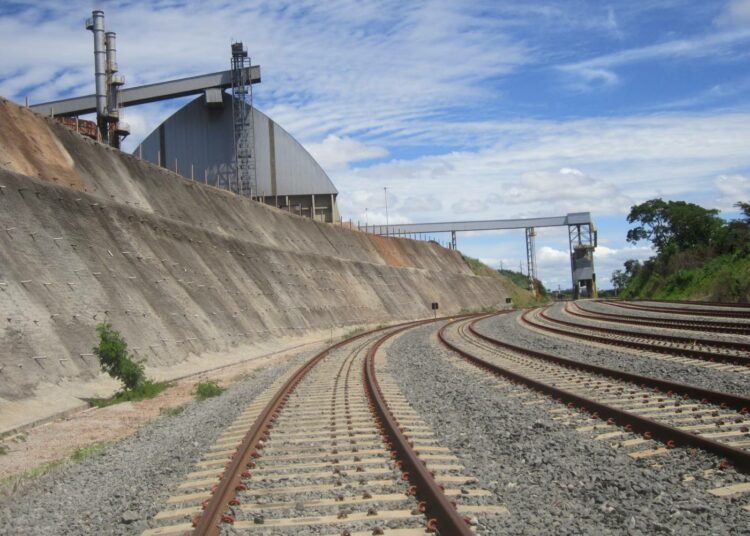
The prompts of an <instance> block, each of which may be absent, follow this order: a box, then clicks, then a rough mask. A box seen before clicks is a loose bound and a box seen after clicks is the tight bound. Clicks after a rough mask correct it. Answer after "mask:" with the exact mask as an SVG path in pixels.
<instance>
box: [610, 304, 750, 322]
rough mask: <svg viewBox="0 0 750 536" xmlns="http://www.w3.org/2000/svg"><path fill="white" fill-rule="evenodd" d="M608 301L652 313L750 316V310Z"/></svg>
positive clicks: (626, 307) (724, 316)
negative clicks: (720, 309)
mask: <svg viewBox="0 0 750 536" xmlns="http://www.w3.org/2000/svg"><path fill="white" fill-rule="evenodd" d="M608 303H611V304H612V305H615V306H617V307H622V308H624V309H637V310H639V311H650V312H652V313H669V314H674V315H688V316H715V317H720V318H750V311H718V310H716V309H697V308H695V307H693V308H686V307H658V306H651V305H643V304H641V303H636V302H624V301H611V302H608Z"/></svg>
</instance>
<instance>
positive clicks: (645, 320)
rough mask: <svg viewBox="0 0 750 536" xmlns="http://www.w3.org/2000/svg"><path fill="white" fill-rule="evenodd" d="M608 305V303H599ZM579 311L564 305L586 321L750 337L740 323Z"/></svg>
mask: <svg viewBox="0 0 750 536" xmlns="http://www.w3.org/2000/svg"><path fill="white" fill-rule="evenodd" d="M601 303H606V304H610V302H601ZM575 307H577V308H578V309H579V310H580V311H582V312H583V313H581V312H579V311H574V310H572V309H570V308H569V307H568V304H565V311H566V312H567V313H569V314H571V315H573V316H576V317H579V318H585V319H588V320H599V321H603V322H617V323H620V324H632V325H634V326H649V327H656V328H665V329H678V330H694V331H705V332H711V333H723V334H726V335H750V324H747V323H740V322H721V321H718V322H714V321H711V320H681V319H673V318H652V317H648V316H634V315H626V314H616V313H605V312H603V311H592V310H591V309H586V308H585V307H582V306H581V304H580V303H576V304H575ZM584 313H585V314H584Z"/></svg>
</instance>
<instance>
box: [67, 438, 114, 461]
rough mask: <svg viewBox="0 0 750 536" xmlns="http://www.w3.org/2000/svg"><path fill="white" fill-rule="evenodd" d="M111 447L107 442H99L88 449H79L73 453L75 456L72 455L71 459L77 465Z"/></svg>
mask: <svg viewBox="0 0 750 536" xmlns="http://www.w3.org/2000/svg"><path fill="white" fill-rule="evenodd" d="M107 447H109V443H107V442H104V441H102V442H99V443H94V444H93V445H89V446H88V447H78V448H77V449H75V450H74V451H73V454H71V455H70V459H71V460H73V461H74V462H76V463H80V462H82V461H83V460H85V459H86V458H88V457H89V456H91V455H92V454H96V453H97V452H101V451H103V450H104V449H106V448H107Z"/></svg>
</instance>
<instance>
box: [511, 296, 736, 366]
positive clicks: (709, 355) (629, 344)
mask: <svg viewBox="0 0 750 536" xmlns="http://www.w3.org/2000/svg"><path fill="white" fill-rule="evenodd" d="M529 313H530V310H526V311H524V312H523V314H522V315H521V318H522V319H523V321H524V322H526V323H528V324H529V325H532V326H534V327H536V328H538V329H542V330H545V331H551V332H552V333H557V334H560V335H565V336H567V337H575V338H578V339H586V340H588V341H594V342H598V343H602V344H607V345H610V346H622V347H625V348H635V349H638V350H644V351H648V352H657V353H662V354H669V355H682V356H686V357H692V358H695V359H701V360H703V361H711V362H721V363H728V364H732V365H744V366H750V357H745V356H741V355H725V354H718V353H713V352H707V351H703V350H694V349H690V348H667V347H664V346H659V345H655V344H651V343H646V342H638V341H625V340H620V339H613V338H608V337H604V336H598V335H592V334H583V333H576V332H574V331H567V330H564V329H559V328H555V327H552V326H545V325H543V324H538V323H536V322H533V321H531V320H529V318H528V315H529ZM540 314H541V316H542V318H544V319H546V320H549V321H550V322H555V323H558V324H564V325H569V326H573V327H575V328H579V329H580V328H583V329H588V330H591V331H598V332H601V333H609V334H612V335H623V336H628V337H638V336H641V337H643V338H653V339H656V340H663V341H665V342H672V343H675V342H680V343H683V344H692V343H694V342H700V343H705V344H712V345H713V346H717V347H719V344H720V343H718V342H714V341H704V340H701V339H694V338H683V337H667V336H665V335H661V336H660V335H656V336H652V335H646V334H639V333H633V332H628V331H622V330H617V329H604V328H594V327H590V326H584V325H581V324H576V323H574V322H566V321H564V320H557V319H555V318H550V317H548V316H547V315H545V314H544V313H543V312H542V313H540ZM723 344H730V343H728V342H723ZM731 344H732V345H739V346H740V348H739V349H742V350H745V351H750V345H743V344H741V343H731ZM733 349H736V348H733Z"/></svg>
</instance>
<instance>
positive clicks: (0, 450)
mask: <svg viewBox="0 0 750 536" xmlns="http://www.w3.org/2000/svg"><path fill="white" fill-rule="evenodd" d="M5 454H8V447H6V446H5V445H0V456H4V455H5Z"/></svg>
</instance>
